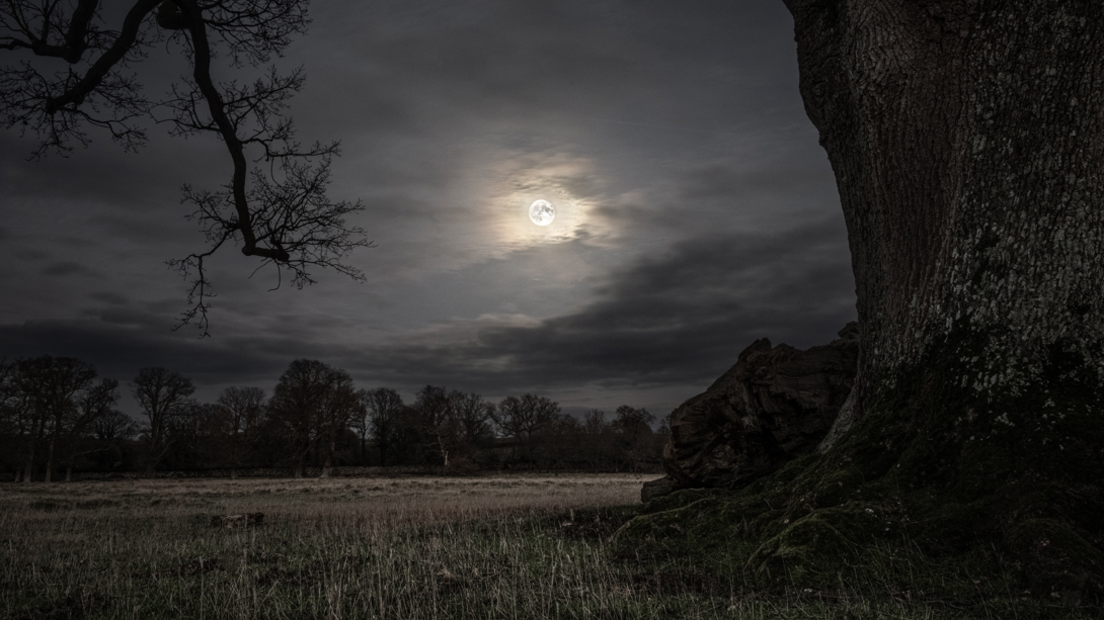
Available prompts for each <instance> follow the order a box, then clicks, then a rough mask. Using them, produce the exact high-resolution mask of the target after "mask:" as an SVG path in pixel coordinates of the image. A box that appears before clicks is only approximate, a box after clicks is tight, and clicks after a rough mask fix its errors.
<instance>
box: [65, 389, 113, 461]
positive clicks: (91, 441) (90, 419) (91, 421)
mask: <svg viewBox="0 0 1104 620" xmlns="http://www.w3.org/2000/svg"><path fill="white" fill-rule="evenodd" d="M118 402H119V382H118V381H116V380H114V379H101V380H100V382H99V383H98V384H95V385H93V386H91V387H89V388H87V389H86V390H84V392H83V393H82V394H81V395H80V397H79V399H78V400H77V403H76V408H75V409H74V410H73V414H72V415H71V416H70V417H69V418H68V419H67V420H66V423H65V425H64V432H63V434H62V435H61V437H60V440H61V441H62V443H63V446H64V450H63V454H62V458H61V462H62V464H63V465H64V466H65V481H66V482H69V481H70V480H71V479H72V474H73V463H74V462H75V461H76V459H77V458H79V457H84V456H85V455H88V454H90V453H93V452H98V451H100V450H104V449H107V448H105V447H104V446H102V445H100V444H99V442H97V441H95V436H94V433H93V428H92V427H93V425H95V424H96V423H97V422H98V421H99V420H101V419H103V418H104V417H106V416H108V415H110V414H111V413H112V412H114V411H115V405H116V404H117V403H118Z"/></svg>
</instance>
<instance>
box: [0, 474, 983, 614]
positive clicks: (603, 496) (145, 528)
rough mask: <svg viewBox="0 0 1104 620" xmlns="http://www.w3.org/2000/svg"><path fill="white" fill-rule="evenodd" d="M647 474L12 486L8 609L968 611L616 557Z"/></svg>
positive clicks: (7, 494)
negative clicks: (216, 521) (746, 586)
mask: <svg viewBox="0 0 1104 620" xmlns="http://www.w3.org/2000/svg"><path fill="white" fill-rule="evenodd" d="M642 481H643V480H642V479H640V478H638V477H635V476H631V475H571V476H548V477H536V476H526V477H497V478H496V477H488V478H484V477H480V478H423V477H411V478H400V479H383V478H370V479H350V478H336V479H330V480H317V479H310V480H237V481H230V480H206V481H203V480H179V481H176V480H159V481H118V482H87V483H71V484H54V485H44V484H34V485H28V486H24V485H14V484H6V485H3V486H2V487H0V545H2V546H0V617H3V618H19V619H23V618H27V619H31V618H34V619H42V618H59V619H60V618H204V619H206V618H228V619H229V618H234V619H262V618H263V619H266V620H267V619H281V618H285V619H305V618H334V619H337V618H396V619H399V618H401V619H403V620H408V619H410V620H415V619H419V618H526V619H529V618H533V619H536V618H606V619H613V618H673V617H678V618H703V619H704V618H748V619H766V618H795V619H796V618H838V619H841V620H842V619H847V620H865V619H871V620H873V619H875V618H907V619H913V620H919V619H929V618H958V617H963V616H962V615H960V614H958V613H957V612H956V611H955V610H954V609H953V608H942V609H931V608H927V607H922V606H915V605H907V604H904V603H902V602H901V601H894V600H882V601H870V600H868V599H867V598H865V597H864V596H862V595H861V593H859V594H856V595H855V596H852V597H849V598H846V599H841V600H834V601H825V600H824V599H816V598H815V597H811V596H805V595H803V594H801V593H796V594H791V595H786V596H784V597H778V596H775V597H773V598H771V597H767V596H759V595H757V594H755V593H754V592H749V591H747V590H741V588H740V587H739V586H738V585H737V584H736V582H735V577H731V578H726V577H718V576H716V575H706V574H703V573H701V572H699V571H698V570H696V569H694V568H692V567H689V566H686V565H680V564H678V563H677V562H674V561H671V562H667V563H663V562H659V563H654V562H653V563H650V564H648V565H647V566H643V565H640V564H634V563H630V562H623V561H620V560H617V559H616V558H614V557H612V555H611V553H610V548H609V546H608V545H607V541H608V539H609V536H610V535H611V534H612V533H613V532H614V531H615V530H616V528H617V527H618V526H619V525H621V524H622V523H624V522H625V521H626V520H627V519H628V518H630V517H631V516H632V515H633V514H634V513H635V511H636V505H637V502H638V500H637V498H638V496H639V490H640V484H641V483H642ZM252 512H263V513H264V514H265V517H264V524H263V525H262V526H261V527H256V528H244V529H221V528H213V527H211V526H210V518H211V517H212V516H215V515H226V514H239V513H252ZM741 592H742V593H741ZM971 616H973V617H978V616H976V615H975V614H971ZM980 617H992V616H984V615H982V616H980Z"/></svg>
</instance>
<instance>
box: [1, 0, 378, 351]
mask: <svg viewBox="0 0 1104 620" xmlns="http://www.w3.org/2000/svg"><path fill="white" fill-rule="evenodd" d="M107 4H108V3H102V2H98V1H97V0H72V1H69V2H54V1H48V2H47V1H41V2H40V1H39V0H8V1H7V2H4V3H2V4H0V50H4V51H6V53H8V54H10V55H11V56H12V59H13V60H15V59H18V62H17V64H11V65H8V66H3V67H0V123H2V124H4V125H6V127H7V128H8V129H12V128H18V130H19V131H20V132H27V131H31V132H34V133H36V134H38V136H39V138H40V145H39V147H38V149H37V150H36V151H35V153H34V155H35V156H36V157H38V156H41V155H43V154H44V153H47V152H50V151H60V152H65V151H68V150H71V149H72V148H73V146H74V145H75V144H81V145H87V144H88V143H89V142H90V138H89V136H88V134H86V133H85V128H86V127H88V126H92V127H97V128H99V129H102V130H104V131H106V132H107V133H108V134H109V135H110V136H111V137H112V138H113V139H114V140H115V141H117V142H119V143H121V144H122V146H123V147H124V148H126V149H127V150H135V149H137V148H138V147H140V146H142V145H144V144H145V142H146V139H147V136H146V129H145V122H144V121H152V122H158V123H160V122H168V123H169V124H170V127H171V132H172V133H173V134H174V135H176V136H189V135H194V134H206V135H213V136H215V137H217V138H218V139H219V140H220V141H221V143H222V144H223V145H224V147H225V148H226V151H227V155H228V160H229V161H228V163H229V167H230V168H231V173H230V175H229V176H230V178H229V181H228V183H226V185H225V186H224V187H223V188H222V189H221V190H218V191H215V192H209V191H196V190H192V189H191V188H190V187H185V189H184V201H185V202H187V203H191V204H192V205H193V207H194V211H193V213H192V219H193V220H195V221H196V222H198V223H199V226H200V228H201V230H202V231H203V232H204V233H205V235H206V237H207V241H208V246H207V248H206V250H205V251H201V252H195V253H192V254H190V255H188V256H186V257H184V258H181V259H177V260H174V261H172V262H171V264H172V265H173V266H175V267H176V268H177V269H178V270H180V272H181V273H183V274H184V275H186V276H188V277H191V279H192V280H191V283H192V286H191V291H190V295H189V304H190V305H191V308H190V309H189V310H188V311H187V312H186V313H185V314H184V317H183V321H182V322H183V323H188V322H190V321H195V322H196V323H197V324H198V325H199V327H200V328H201V329H202V330H203V333H204V334H206V333H207V310H208V298H209V297H210V295H211V291H210V286H211V283H210V282H209V281H208V280H207V272H206V270H205V266H204V260H205V259H206V258H207V257H209V256H211V255H212V254H213V253H214V252H215V251H217V250H218V249H219V248H220V247H222V246H223V245H225V244H227V242H232V243H234V244H235V245H237V244H240V245H241V251H242V253H243V254H245V255H247V256H256V257H258V258H259V259H260V260H261V261H262V265H264V264H274V265H276V267H277V270H278V272H282V270H284V269H286V270H289V271H290V272H291V276H292V277H291V280H292V282H293V283H294V284H296V285H297V286H300V287H302V286H303V285H304V284H307V283H310V282H313V280H312V276H311V274H310V273H309V272H308V269H309V268H310V267H312V266H320V267H330V268H333V269H336V270H337V271H339V272H341V273H345V274H348V275H350V276H352V277H354V278H356V279H360V278H361V275H360V272H359V271H357V270H356V269H354V268H353V267H351V266H349V265H347V264H344V263H343V262H341V261H342V259H343V258H344V257H345V256H346V255H347V254H348V253H349V252H350V251H351V250H353V249H354V248H356V247H362V246H366V245H368V243H367V242H366V241H365V240H364V239H363V231H362V230H360V229H359V228H355V227H349V226H347V225H346V224H345V220H344V218H345V216H347V215H349V214H351V213H355V212H357V211H360V210H361V209H362V206H361V205H360V204H359V203H357V204H349V203H347V202H336V203H335V202H332V201H331V200H330V199H329V198H328V197H327V196H326V193H325V190H326V186H327V185H328V183H329V174H330V158H331V157H332V156H334V155H336V154H337V152H338V145H337V143H331V144H326V145H323V144H319V143H315V144H314V145H313V146H311V147H309V148H303V147H302V146H301V145H300V144H299V143H298V142H297V141H296V140H295V132H294V127H293V124H292V122H291V119H290V118H286V117H284V110H285V109H286V107H287V100H288V99H289V98H290V97H291V96H292V95H294V94H295V93H296V92H298V91H299V89H301V88H302V86H303V80H304V77H303V72H302V70H301V69H297V70H295V71H292V72H291V73H289V74H287V75H281V74H280V73H278V72H277V71H276V69H275V67H273V68H271V69H269V70H268V71H267V72H265V73H263V74H262V75H261V76H260V77H257V78H256V79H252V80H246V81H235V80H227V81H221V82H216V81H215V79H214V74H215V73H216V72H219V73H223V72H225V70H226V69H228V68H232V67H233V68H236V67H240V66H242V65H243V64H244V65H249V66H253V67H256V66H258V65H262V64H264V63H267V62H269V60H270V59H271V58H272V57H273V56H274V55H275V56H279V55H281V53H282V52H283V50H284V49H285V48H286V47H287V46H288V44H289V43H290V42H291V40H292V38H293V37H294V36H295V35H297V34H301V33H303V32H304V31H305V29H306V26H307V24H308V23H309V19H308V17H307V4H308V0H235V1H233V2H226V1H221V0H219V1H201V0H164V1H162V0H130V8H129V10H128V11H126V13H125V16H124V15H122V13H121V12H118V13H117V12H116V10H115V9H114V8H113V9H112V10H111V11H110V12H108V9H107V8H106V5H107ZM120 17H121V23H118V25H117V26H116V28H115V29H112V28H111V27H110V26H108V25H107V22H108V21H111V20H116V19H119V18H120ZM158 51H161V52H165V53H167V54H169V55H172V56H176V57H179V58H181V59H183V60H184V61H185V62H186V63H187V64H188V66H189V67H190V68H191V72H190V75H188V76H186V77H182V78H180V79H179V80H178V81H177V82H176V83H175V84H174V85H173V86H172V88H171V90H170V94H169V95H167V96H165V97H162V98H160V99H148V98H147V97H146V95H145V93H144V92H143V90H142V86H141V83H140V82H139V80H138V77H137V73H136V72H135V70H134V67H135V66H136V65H138V64H140V63H141V62H142V61H144V60H146V59H147V58H149V57H150V56H151V55H153V54H154V53H155V52H158ZM215 60H221V61H222V65H223V67H222V68H221V69H220V68H218V67H216V66H213V61H215ZM250 152H252V153H253V157H254V160H255V161H256V160H261V161H263V162H264V163H265V164H267V165H264V166H257V167H254V168H253V169H252V170H250V164H249V158H250V157H251V155H250Z"/></svg>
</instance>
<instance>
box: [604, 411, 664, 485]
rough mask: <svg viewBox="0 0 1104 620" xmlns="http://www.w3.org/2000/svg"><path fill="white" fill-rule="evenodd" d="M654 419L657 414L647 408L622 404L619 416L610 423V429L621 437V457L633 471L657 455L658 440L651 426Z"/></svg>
mask: <svg viewBox="0 0 1104 620" xmlns="http://www.w3.org/2000/svg"><path fill="white" fill-rule="evenodd" d="M654 421H655V416H654V415H652V414H651V413H649V412H648V410H647V409H637V408H635V407H631V406H629V405H621V406H620V407H618V408H617V418H615V419H614V420H613V422H611V423H610V429H611V430H612V431H613V432H614V433H615V434H616V435H617V436H618V439H619V446H620V451H621V459H622V461H623V462H624V463H625V465H626V466H628V468H629V469H631V470H632V471H633V472H636V471H637V469H639V467H640V465H641V463H642V462H643V461H645V460H649V458H650V457H654V456H655V455H654V452H655V445H656V442H655V441H654V439H653V432H652V426H651V425H652V422H654Z"/></svg>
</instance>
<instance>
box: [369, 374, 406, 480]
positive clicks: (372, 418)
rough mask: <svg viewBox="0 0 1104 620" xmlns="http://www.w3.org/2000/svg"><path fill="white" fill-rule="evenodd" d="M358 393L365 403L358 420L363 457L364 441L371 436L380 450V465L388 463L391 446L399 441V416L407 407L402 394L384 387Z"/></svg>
mask: <svg viewBox="0 0 1104 620" xmlns="http://www.w3.org/2000/svg"><path fill="white" fill-rule="evenodd" d="M358 395H359V397H360V401H361V403H362V404H363V405H364V408H363V409H362V411H363V414H362V415H361V416H360V419H359V420H358V428H359V430H360V439H361V448H360V453H361V459H362V460H364V459H365V454H364V453H365V449H364V447H365V446H364V442H365V441H366V439H367V438H368V437H371V438H372V441H373V443H375V445H376V449H377V450H379V458H380V465H386V464H387V463H388V461H387V457H388V455H389V454H390V452H391V448H392V446H394V445H395V443H396V442H397V434H398V433H399V417H400V415H401V414H402V411H403V408H404V407H405V405H403V401H402V396H399V393H398V392H396V391H395V390H392V389H390V388H382V387H381V388H376V389H374V390H361V391H360V392H358Z"/></svg>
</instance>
